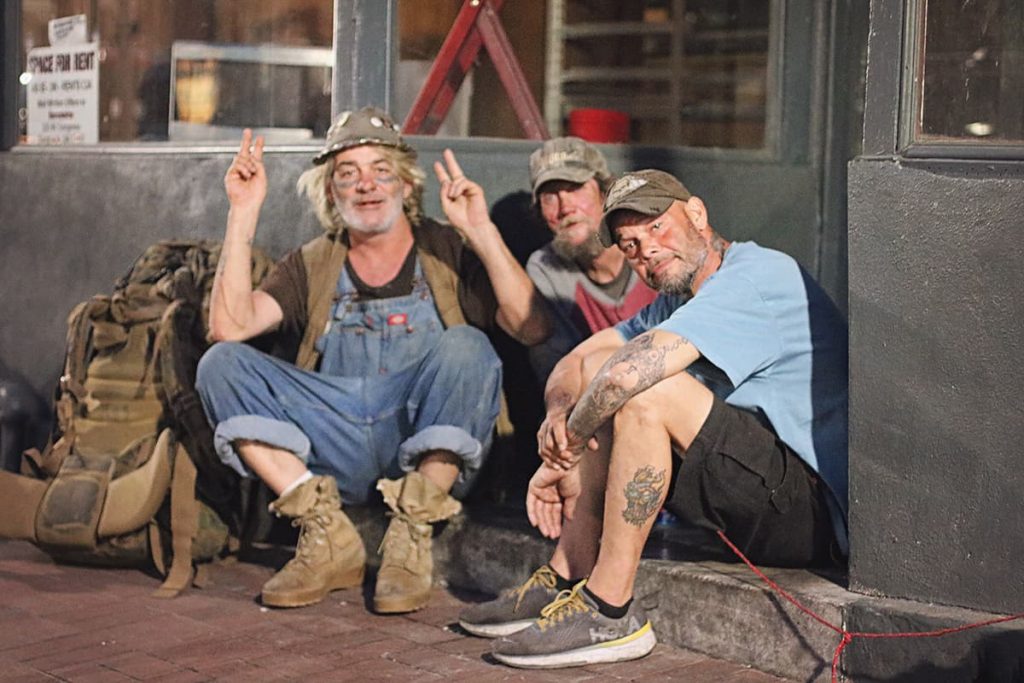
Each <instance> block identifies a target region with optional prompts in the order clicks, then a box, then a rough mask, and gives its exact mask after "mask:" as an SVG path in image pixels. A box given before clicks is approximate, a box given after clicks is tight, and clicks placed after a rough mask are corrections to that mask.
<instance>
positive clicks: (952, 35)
mask: <svg viewBox="0 0 1024 683" xmlns="http://www.w3.org/2000/svg"><path fill="white" fill-rule="evenodd" d="M923 11H924V21H923V32H924V36H923V47H924V53H923V59H922V60H921V69H922V70H923V74H922V76H921V78H920V79H919V83H920V87H921V89H922V91H921V93H920V94H919V102H920V104H921V106H920V108H919V110H918V111H919V118H918V121H917V138H918V140H919V141H957V142H964V141H974V142H980V143H1000V142H1006V141H1020V140H1022V139H1024V3H1021V2H1018V1H1017V0H929V1H928V2H927V3H925V4H924V10H923Z"/></svg>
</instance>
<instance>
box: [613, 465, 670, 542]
mask: <svg viewBox="0 0 1024 683" xmlns="http://www.w3.org/2000/svg"><path fill="white" fill-rule="evenodd" d="M664 490H665V470H660V471H657V472H655V471H654V468H653V467H651V466H650V465H644V466H643V467H641V468H639V469H637V471H636V474H634V475H633V481H631V482H629V483H628V484H626V487H625V488H624V489H622V493H623V495H624V496H625V497H626V508H625V509H624V510H623V511H622V518H623V519H624V520H626V522H627V523H629V524H632V525H633V526H635V527H637V528H640V527H642V526H643V525H644V523H646V522H647V520H648V519H650V518H651V515H653V514H654V513H656V512H657V511H658V506H659V504H660V503H661V494H662V493H663V492H664Z"/></svg>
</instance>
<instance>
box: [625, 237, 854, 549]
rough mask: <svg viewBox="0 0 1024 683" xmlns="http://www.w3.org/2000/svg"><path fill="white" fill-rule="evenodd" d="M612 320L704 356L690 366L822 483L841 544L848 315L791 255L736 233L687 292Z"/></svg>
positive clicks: (629, 333) (628, 333)
mask: <svg viewBox="0 0 1024 683" xmlns="http://www.w3.org/2000/svg"><path fill="white" fill-rule="evenodd" d="M616 329H618V330H619V332H620V333H621V334H622V336H623V337H624V338H625V339H627V340H629V339H632V338H634V337H636V336H637V335H640V334H642V333H644V332H646V331H648V330H650V329H659V330H665V331H666V332H672V333H674V334H677V335H680V336H682V337H685V338H686V339H688V340H689V341H690V342H691V343H692V344H693V345H694V346H695V347H697V349H698V350H699V351H700V353H701V356H702V359H701V361H698V362H697V363H695V364H694V365H693V366H692V367H691V368H690V371H691V373H692V374H693V375H694V376H695V377H696V378H697V379H699V380H701V381H702V382H704V383H705V384H706V385H707V386H708V387H709V388H710V389H711V390H712V391H714V392H715V393H716V394H717V395H718V396H719V397H721V398H722V399H724V400H725V402H726V403H728V404H729V405H732V406H736V407H737V408H742V409H744V410H748V411H751V412H753V413H754V414H756V415H757V416H758V417H759V418H761V420H762V421H763V422H765V423H766V424H767V425H768V426H770V427H771V428H772V429H773V430H774V431H775V433H776V434H777V435H778V436H779V438H781V439H782V440H783V441H784V442H785V443H786V444H787V445H788V446H789V447H790V448H792V449H793V451H794V452H795V453H796V454H797V455H799V456H800V457H801V458H802V459H803V460H804V461H805V462H806V463H807V464H808V465H809V466H810V467H811V468H813V469H814V470H815V471H816V472H818V473H819V475H820V476H821V478H822V479H823V480H824V481H825V483H827V484H828V486H829V488H830V489H831V491H832V494H833V496H834V498H835V500H833V501H831V503H832V504H831V505H830V508H832V509H831V512H832V518H833V526H834V527H835V529H836V536H837V538H838V539H839V542H840V544H841V546H842V547H843V550H844V552H845V551H846V549H847V543H846V523H845V518H846V513H847V489H848V481H849V478H848V473H847V408H848V404H849V387H848V372H847V358H848V347H847V331H846V323H845V322H844V320H843V318H842V316H841V315H840V314H839V311H838V310H837V309H836V307H835V304H833V303H832V301H831V300H830V299H829V298H828V295H827V294H825V292H824V291H823V290H822V289H821V287H820V286H819V285H818V284H817V283H816V282H814V280H812V279H811V277H810V276H809V275H808V274H807V273H806V272H805V271H804V270H803V269H802V268H801V267H800V265H799V264H798V263H797V262H796V261H795V260H794V259H793V258H791V257H790V256H787V255H786V254H783V253H781V252H778V251H775V250H772V249H765V248H764V247H761V246H758V245H757V244H755V243H754V242H734V243H733V244H732V245H731V246H730V247H729V250H728V251H726V253H725V259H724V261H723V262H722V266H721V267H720V268H719V269H718V271H716V272H715V273H714V274H712V275H711V276H710V277H709V278H708V279H707V280H705V282H704V284H703V285H702V286H701V288H700V290H699V291H698V292H697V294H696V295H695V296H694V297H693V298H692V299H690V300H689V301H687V302H685V303H682V302H681V301H680V300H679V299H678V298H676V297H671V296H664V295H663V296H659V297H658V298H657V299H656V300H655V301H654V302H653V303H652V304H651V305H650V306H647V307H646V308H644V309H643V310H642V311H640V312H639V313H638V314H637V315H636V316H634V317H633V318H631V319H630V320H627V321H625V322H623V323H620V324H619V325H617V326H616ZM705 359H706V362H703V361H704V360H705ZM709 364H710V366H714V367H709ZM837 505H838V508H839V509H838V510H837V509H835V508H836V506H837ZM837 513H838V514H837Z"/></svg>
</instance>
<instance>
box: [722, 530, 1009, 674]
mask: <svg viewBox="0 0 1024 683" xmlns="http://www.w3.org/2000/svg"><path fill="white" fill-rule="evenodd" d="M717 533H718V537H719V538H721V539H722V542H723V543H725V544H726V545H727V546H729V549H730V550H732V551H733V552H734V553H735V554H736V556H737V557H738V558H740V559H741V560H743V564H745V565H747V567H749V568H750V571H752V572H754V573H755V574H757V576H758V577H760V578H761V580H762V581H764V582H765V583H766V584H768V585H769V586H770V587H771V589H772V590H774V591H775V592H776V593H778V594H779V595H781V596H782V597H783V598H785V599H786V600H787V601H788V602H790V603H791V604H792V605H794V606H795V607H796V608H797V609H799V610H800V611H801V612H803V613H804V614H806V615H807V616H809V617H810V618H812V619H814V620H815V621H816V622H818V623H819V624H821V625H822V626H825V627H826V628H830V629H832V630H833V631H835V632H836V633H838V634H840V635H842V640H840V641H839V644H838V645H837V646H836V650H835V652H834V653H833V655H832V683H838V681H839V657H840V655H842V653H843V650H844V649H845V648H846V646H847V645H849V644H850V643H852V642H853V639H854V638H935V637H938V636H948V635H949V634H951V633H960V632H961V631H969V630H971V629H974V628H981V627H982V626H992V625H993V624H1003V623H1006V622H1008V621H1014V620H1017V619H1024V614H1014V615H1011V616H1008V617H999V618H997V619H989V620H988V621H979V622H977V623H974V624H965V625H963V626H955V627H951V628H942V629H938V630H935V631H916V632H905V631H900V632H894V633H871V632H865V631H847V630H846V629H844V628H842V627H840V626H836V625H835V624H833V623H831V622H829V621H828V620H826V619H825V618H823V617H821V616H820V615H818V614H816V613H815V612H814V611H812V610H811V609H809V608H807V607H805V606H804V605H802V604H801V603H800V601H799V600H797V599H796V598H794V597H793V596H792V595H790V594H789V593H787V592H786V591H785V590H784V589H783V588H782V587H781V586H779V584H777V583H775V582H774V581H772V580H771V579H769V578H768V577H767V576H766V575H765V573H764V572H762V571H761V570H760V569H758V568H757V567H755V566H754V564H753V563H752V562H751V561H750V560H748V559H747V556H746V555H744V554H743V552H742V551H741V550H740V549H739V548H737V547H736V546H735V545H733V542H732V541H730V540H729V537H728V536H726V535H725V532H723V531H718V532H717Z"/></svg>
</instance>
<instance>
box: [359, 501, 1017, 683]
mask: <svg viewBox="0 0 1024 683" xmlns="http://www.w3.org/2000/svg"><path fill="white" fill-rule="evenodd" d="M350 514H351V516H352V517H353V520H354V521H355V522H356V524H357V526H358V527H359V529H360V532H361V533H362V534H363V537H364V539H365V540H366V544H367V548H368V549H369V550H371V555H372V554H373V553H372V551H373V550H374V549H375V548H376V546H377V544H379V542H380V539H381V538H382V537H383V534H384V530H385V528H386V518H385V516H384V511H383V510H382V509H366V508H364V509H358V510H350ZM681 539H682V540H680V538H679V537H678V535H677V538H676V541H675V543H674V544H673V543H671V542H666V539H665V538H655V539H654V541H655V543H652V544H649V547H648V549H647V550H646V551H645V558H646V559H644V560H643V561H642V562H641V564H640V571H639V573H638V576H637V583H636V591H635V593H636V596H637V598H638V599H640V600H642V601H643V603H644V606H645V607H647V608H648V609H649V610H650V614H651V620H652V622H653V623H654V627H655V630H656V631H657V634H658V638H659V639H660V640H661V641H663V642H667V643H670V644H672V645H676V646H679V647H684V648H688V649H691V650H694V651H697V652H701V653H704V654H707V655H709V656H712V657H717V658H721V659H726V660H730V661H733V662H737V663H741V664H746V665H749V666H752V667H754V668H756V669H760V670H761V671H766V672H769V673H773V674H775V675H778V676H783V677H786V678H790V679H794V680H800V681H808V682H810V681H814V682H818V681H822V682H825V681H828V680H830V673H831V664H832V655H833V652H834V651H835V648H836V646H837V645H838V644H839V643H840V640H841V636H840V634H838V633H836V632H834V631H832V630H830V629H829V628H827V627H826V626H824V625H822V624H820V623H818V622H816V621H814V620H813V619H811V618H810V617H808V616H807V615H805V614H804V613H803V612H801V611H800V610H798V609H797V608H796V607H794V606H793V605H792V604H790V603H789V602H787V601H785V600H784V599H783V598H782V597H781V596H779V595H777V594H776V593H775V592H774V591H772V590H771V589H770V588H769V587H768V586H766V585H765V584H764V583H763V582H762V581H761V579H760V578H758V577H757V576H755V575H754V574H753V573H752V572H750V570H749V569H747V567H746V566H744V565H742V564H737V563H729V562H722V561H719V560H718V559H707V560H705V559H702V560H700V561H685V562H684V561H676V560H666V559H657V558H656V557H649V558H648V557H647V556H648V555H653V556H661V555H666V554H667V555H671V556H673V557H680V556H686V554H687V553H688V552H689V553H690V554H691V555H693V556H697V557H709V556H716V555H717V557H718V558H729V557H730V556H731V553H729V551H728V550H727V549H722V548H713V547H708V546H707V544H706V543H705V544H703V545H702V544H701V542H700V541H699V539H687V538H686V534H685V532H682V535H681ZM687 541H691V542H690V544H689V546H687ZM652 546H653V547H652ZM553 547H554V544H553V543H552V542H550V541H547V540H545V539H542V538H541V537H540V536H539V535H538V534H537V533H536V531H534V530H533V529H531V528H530V527H529V525H528V523H527V522H526V518H525V513H523V512H522V511H519V510H508V509H480V508H473V509H470V510H468V511H467V513H465V514H463V515H460V516H459V517H457V518H456V519H454V520H452V521H451V522H450V523H449V524H447V525H446V526H445V528H444V529H443V530H442V531H441V532H440V533H439V534H438V535H437V536H436V537H435V539H434V560H435V566H436V567H437V572H438V576H439V578H440V579H441V580H444V581H446V582H447V583H448V584H449V585H451V586H456V587H461V588H466V589H472V590H476V591H482V592H486V593H498V592H499V591H501V590H503V589H505V588H508V587H510V586H515V585H518V584H519V583H521V582H522V581H524V580H525V579H526V578H527V577H528V576H529V575H530V573H531V572H532V571H533V569H535V568H536V567H537V566H538V565H540V564H541V563H543V562H545V561H547V559H548V558H549V557H550V554H551V551H552V549H553ZM666 549H667V550H666ZM376 561H377V559H376V558H373V559H371V562H376ZM763 571H764V572H765V574H766V575H768V576H769V577H770V578H771V579H772V580H774V581H776V582H778V584H779V585H780V586H782V587H783V588H784V589H785V590H786V591H788V592H789V593H791V594H792V595H793V596H794V597H795V598H796V599H798V600H800V601H801V602H802V603H803V604H804V605H806V606H807V607H808V608H809V609H811V610H813V611H814V612H816V613H817V614H819V615H820V616H821V617H822V618H824V619H826V620H827V621H829V622H830V623H832V624H836V625H838V626H841V627H845V628H847V629H848V630H850V631H868V632H893V631H913V632H918V631H927V630H935V629H940V628H948V627H956V626H960V625H963V624H968V623H975V622H980V621H984V620H987V619H991V618H996V617H998V616H999V615H993V614H987V613H982V612H974V611H971V610H964V609H956V608H949V607H940V606H934V605H924V604H921V603H916V602H913V601H909V600H893V599H887V598H881V597H871V596H865V595H861V594H856V593H851V592H849V591H847V590H846V589H845V588H844V585H845V579H844V578H843V577H838V576H831V577H828V576H823V575H818V574H814V573H812V572H809V571H803V570H795V569H772V568H763ZM841 671H842V672H844V673H845V674H846V675H847V676H848V678H849V679H850V680H856V681H858V682H860V681H895V680H898V681H901V682H902V681H921V682H922V683H923V682H926V681H927V682H928V683H933V682H935V681H950V682H952V681H957V682H960V681H1015V680H1024V622H1020V621H1018V622H1012V623H1010V624H1006V625H1001V626H991V627H985V628H981V629H976V630H972V631H968V632H964V633H959V634H955V635H948V636H944V637H941V638H919V639H898V640H890V639H885V640H882V639H872V640H866V639H855V640H854V641H853V642H852V643H851V644H850V645H849V646H848V647H847V648H846V649H845V651H844V653H843V658H842V661H841Z"/></svg>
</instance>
